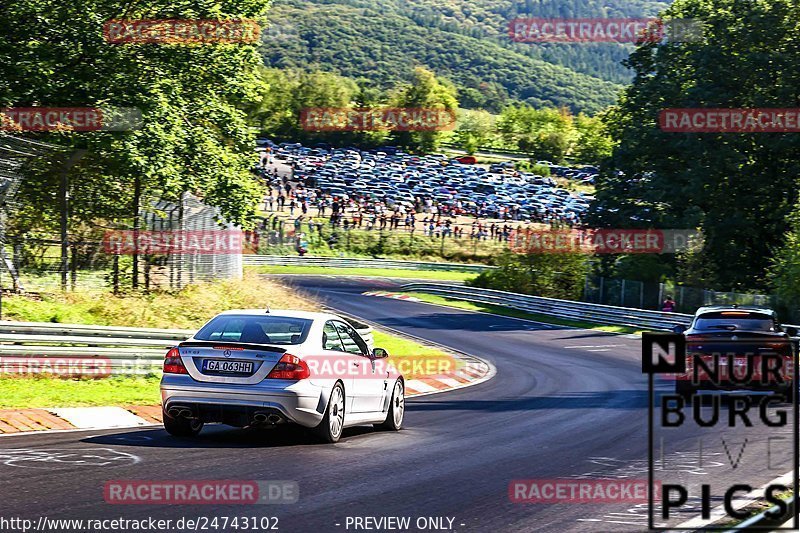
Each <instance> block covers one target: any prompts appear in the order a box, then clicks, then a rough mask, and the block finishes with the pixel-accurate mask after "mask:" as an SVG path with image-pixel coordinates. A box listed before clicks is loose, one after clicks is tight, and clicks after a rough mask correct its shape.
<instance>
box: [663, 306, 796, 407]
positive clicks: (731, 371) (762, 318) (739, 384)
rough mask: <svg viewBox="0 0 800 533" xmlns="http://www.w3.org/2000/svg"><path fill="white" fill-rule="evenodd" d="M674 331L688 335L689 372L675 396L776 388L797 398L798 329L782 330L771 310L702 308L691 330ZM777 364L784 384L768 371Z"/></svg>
mask: <svg viewBox="0 0 800 533" xmlns="http://www.w3.org/2000/svg"><path fill="white" fill-rule="evenodd" d="M674 331H675V332H676V333H683V334H684V335H685V337H686V372H685V373H683V374H679V375H677V376H676V379H675V392H676V393H678V394H680V395H681V396H684V397H690V396H691V395H693V394H694V393H695V392H697V391H698V390H754V391H769V390H773V391H775V392H778V393H779V394H781V395H783V396H784V398H785V399H787V400H791V399H792V398H793V395H794V393H795V392H796V387H797V385H796V382H795V381H794V379H793V371H794V359H795V357H796V355H797V350H796V343H795V342H794V340H793V339H792V337H796V336H797V330H796V329H795V328H793V327H783V326H781V325H780V324H779V323H778V318H777V314H776V313H775V311H773V310H772V309H767V308H762V307H738V306H713V307H701V308H700V309H698V310H697V312H696V313H695V316H694V319H693V320H692V323H691V325H690V326H689V328H688V329H687V328H686V327H685V326H676V327H675V328H674ZM717 365H719V367H717ZM778 365H780V371H779V372H780V378H781V379H780V380H778V379H777V378H776V376H775V375H774V373H770V372H769V371H768V369H769V368H774V369H777V366H778ZM706 366H707V367H708V368H709V369H710V370H711V373H709V372H707V371H706V369H705V368H704V367H706ZM695 367H697V368H695ZM749 373H751V374H749ZM714 374H717V375H714ZM748 374H749V375H748Z"/></svg>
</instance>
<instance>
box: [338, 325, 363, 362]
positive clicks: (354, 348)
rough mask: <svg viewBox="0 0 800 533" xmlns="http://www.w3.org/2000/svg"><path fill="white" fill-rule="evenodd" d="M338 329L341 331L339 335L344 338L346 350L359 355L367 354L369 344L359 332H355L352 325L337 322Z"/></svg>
mask: <svg viewBox="0 0 800 533" xmlns="http://www.w3.org/2000/svg"><path fill="white" fill-rule="evenodd" d="M336 329H337V330H338V331H339V336H340V337H341V338H342V342H343V343H344V349H345V351H346V352H349V353H354V354H358V355H366V354H367V344H366V343H365V342H364V341H363V340H362V339H361V337H360V336H359V335H358V333H356V332H355V330H354V329H353V327H352V326H348V325H347V324H344V323H342V322H336Z"/></svg>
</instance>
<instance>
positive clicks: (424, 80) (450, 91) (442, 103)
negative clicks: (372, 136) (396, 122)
mask: <svg viewBox="0 0 800 533" xmlns="http://www.w3.org/2000/svg"><path fill="white" fill-rule="evenodd" d="M389 101H390V104H391V105H392V106H394V107H399V108H415V109H427V110H430V109H436V110H442V111H445V112H450V113H452V114H453V115H455V113H456V111H457V109H458V100H456V89H455V87H454V86H453V85H452V83H450V82H448V81H446V80H439V79H437V78H436V75H435V74H434V73H433V72H431V71H430V70H428V69H425V68H422V67H417V68H415V69H414V74H413V76H412V79H411V83H409V84H401V85H400V86H399V87H397V88H395V89H394V91H393V94H392V95H391V96H390V98H389ZM443 136H444V131H440V130H430V131H397V132H395V133H394V135H393V136H392V137H393V138H394V140H395V142H397V143H398V144H400V146H404V147H407V148H409V149H411V150H414V151H417V152H433V151H435V150H437V149H438V148H439V143H440V142H441V141H442V138H443Z"/></svg>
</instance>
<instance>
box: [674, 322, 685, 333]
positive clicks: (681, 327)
mask: <svg viewBox="0 0 800 533" xmlns="http://www.w3.org/2000/svg"><path fill="white" fill-rule="evenodd" d="M687 329H688V328H687V327H686V326H684V325H683V324H678V325H677V326H673V327H672V333H678V334H681V333H683V332H684V331H686V330H687Z"/></svg>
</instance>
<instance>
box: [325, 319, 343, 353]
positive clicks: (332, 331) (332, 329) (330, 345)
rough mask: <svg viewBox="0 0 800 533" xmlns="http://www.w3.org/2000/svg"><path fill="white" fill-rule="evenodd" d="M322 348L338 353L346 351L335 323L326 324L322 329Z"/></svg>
mask: <svg viewBox="0 0 800 533" xmlns="http://www.w3.org/2000/svg"><path fill="white" fill-rule="evenodd" d="M322 348H323V349H324V350H334V351H337V352H344V351H346V350H345V349H344V346H343V345H342V339H340V338H339V333H338V332H337V331H336V326H335V325H334V324H333V322H325V327H324V328H322Z"/></svg>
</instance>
